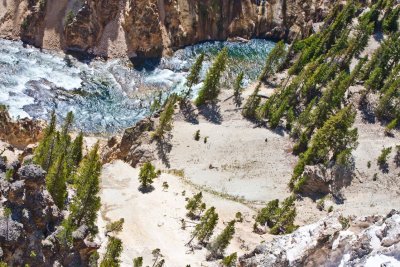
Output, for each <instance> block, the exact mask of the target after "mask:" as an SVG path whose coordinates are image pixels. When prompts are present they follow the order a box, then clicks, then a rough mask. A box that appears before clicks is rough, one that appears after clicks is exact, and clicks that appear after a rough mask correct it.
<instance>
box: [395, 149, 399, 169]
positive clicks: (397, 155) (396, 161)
mask: <svg viewBox="0 0 400 267" xmlns="http://www.w3.org/2000/svg"><path fill="white" fill-rule="evenodd" d="M394 163H395V164H396V167H397V168H399V167H400V145H398V146H396V155H395V156H394Z"/></svg>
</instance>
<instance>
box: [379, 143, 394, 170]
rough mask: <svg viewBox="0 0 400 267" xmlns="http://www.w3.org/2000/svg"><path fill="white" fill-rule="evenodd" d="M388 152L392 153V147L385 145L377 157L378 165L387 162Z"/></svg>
mask: <svg viewBox="0 0 400 267" xmlns="http://www.w3.org/2000/svg"><path fill="white" fill-rule="evenodd" d="M390 153H392V147H386V148H383V149H382V150H381V154H380V155H379V157H378V159H377V163H378V166H384V165H387V164H388V162H387V161H388V158H389V155H390Z"/></svg>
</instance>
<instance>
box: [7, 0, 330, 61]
mask: <svg viewBox="0 0 400 267" xmlns="http://www.w3.org/2000/svg"><path fill="white" fill-rule="evenodd" d="M8 1H11V0H7V1H6V0H5V3H6V4H5V6H4V7H2V8H3V9H4V10H5V12H0V36H2V37H10V38H22V39H23V40H24V41H26V42H28V43H31V44H34V45H36V46H41V47H44V48H50V49H64V50H75V51H81V52H91V53H94V54H98V55H101V56H108V54H110V53H111V51H110V49H126V51H125V55H127V56H129V57H159V56H161V55H162V54H168V53H170V52H171V51H173V50H175V49H177V48H179V47H182V46H186V45H190V44H194V43H197V42H200V41H205V40H225V39H227V38H230V37H238V36H239V37H244V38H251V37H267V38H275V39H287V40H293V39H294V38H295V37H296V36H297V35H299V37H302V36H307V35H309V34H310V32H311V31H312V23H313V22H320V21H322V20H323V18H324V17H326V15H327V13H328V12H329V10H330V9H331V7H332V6H333V4H334V3H335V2H336V1H328V0H310V1H301V0H269V1H264V0H242V1H237V0H204V1H198V0H100V1H95V0H87V1H66V0H60V1H58V2H57V3H52V2H50V1H45V0H42V1H29V0H21V1H18V2H13V3H11V2H10V3H8ZM3 2H4V1H3ZM3 5H4V4H3ZM15 14H18V16H17V17H16V15H15ZM21 14H22V15H21ZM55 14H57V17H55ZM111 24H115V25H117V26H116V27H114V28H113V30H112V31H110V30H109V31H107V30H105V29H106V28H107V26H108V25H111ZM10 25H13V26H14V27H11V26H10ZM115 25H114V26H115ZM119 37H120V38H119ZM55 39H57V40H55ZM116 39H119V42H121V40H122V42H125V44H124V45H123V46H122V47H121V46H120V45H117V46H112V48H110V47H106V48H103V49H96V47H98V46H99V45H100V42H101V41H100V40H103V42H106V43H107V44H111V43H113V42H114V41H116ZM104 40H106V41H104ZM102 45H104V43H103V44H102ZM106 46H108V45H106ZM104 50H105V51H104ZM111 54H112V53H111Z"/></svg>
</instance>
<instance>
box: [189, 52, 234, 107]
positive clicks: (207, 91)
mask: <svg viewBox="0 0 400 267" xmlns="http://www.w3.org/2000/svg"><path fill="white" fill-rule="evenodd" d="M227 57H228V49H227V48H226V47H225V48H223V49H222V50H221V52H219V54H218V56H217V58H216V59H215V61H214V63H213V65H212V66H211V68H210V69H209V70H208V72H207V75H206V78H205V80H204V85H203V87H202V88H201V90H200V92H199V95H198V97H197V98H196V101H195V104H196V106H201V105H203V104H205V103H206V102H207V101H214V100H216V99H217V97H218V95H219V92H220V89H219V83H220V79H221V76H222V73H223V72H224V70H225V68H226V61H227Z"/></svg>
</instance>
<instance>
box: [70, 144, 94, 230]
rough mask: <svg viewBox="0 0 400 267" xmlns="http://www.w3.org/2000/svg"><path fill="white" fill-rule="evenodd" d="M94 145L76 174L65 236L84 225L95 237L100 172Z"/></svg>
mask: <svg viewBox="0 0 400 267" xmlns="http://www.w3.org/2000/svg"><path fill="white" fill-rule="evenodd" d="M98 150H99V144H98V143H96V144H95V145H94V147H93V148H92V149H91V150H90V152H89V154H88V155H87V156H86V157H85V158H84V159H83V160H82V162H81V163H80V165H79V168H78V170H77V173H76V177H75V183H76V194H75V196H74V197H73V199H72V202H71V205H70V215H69V218H68V220H67V221H66V222H65V225H66V226H65V227H66V229H67V234H70V233H71V232H72V231H74V230H75V229H77V228H78V227H79V226H81V225H83V224H85V225H86V226H87V227H88V228H89V232H90V233H91V234H92V235H95V234H96V233H97V232H98V229H97V226H96V219H97V212H98V211H99V209H100V197H99V196H98V193H99V191H100V186H99V183H100V172H101V162H100V157H99V155H98Z"/></svg>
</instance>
